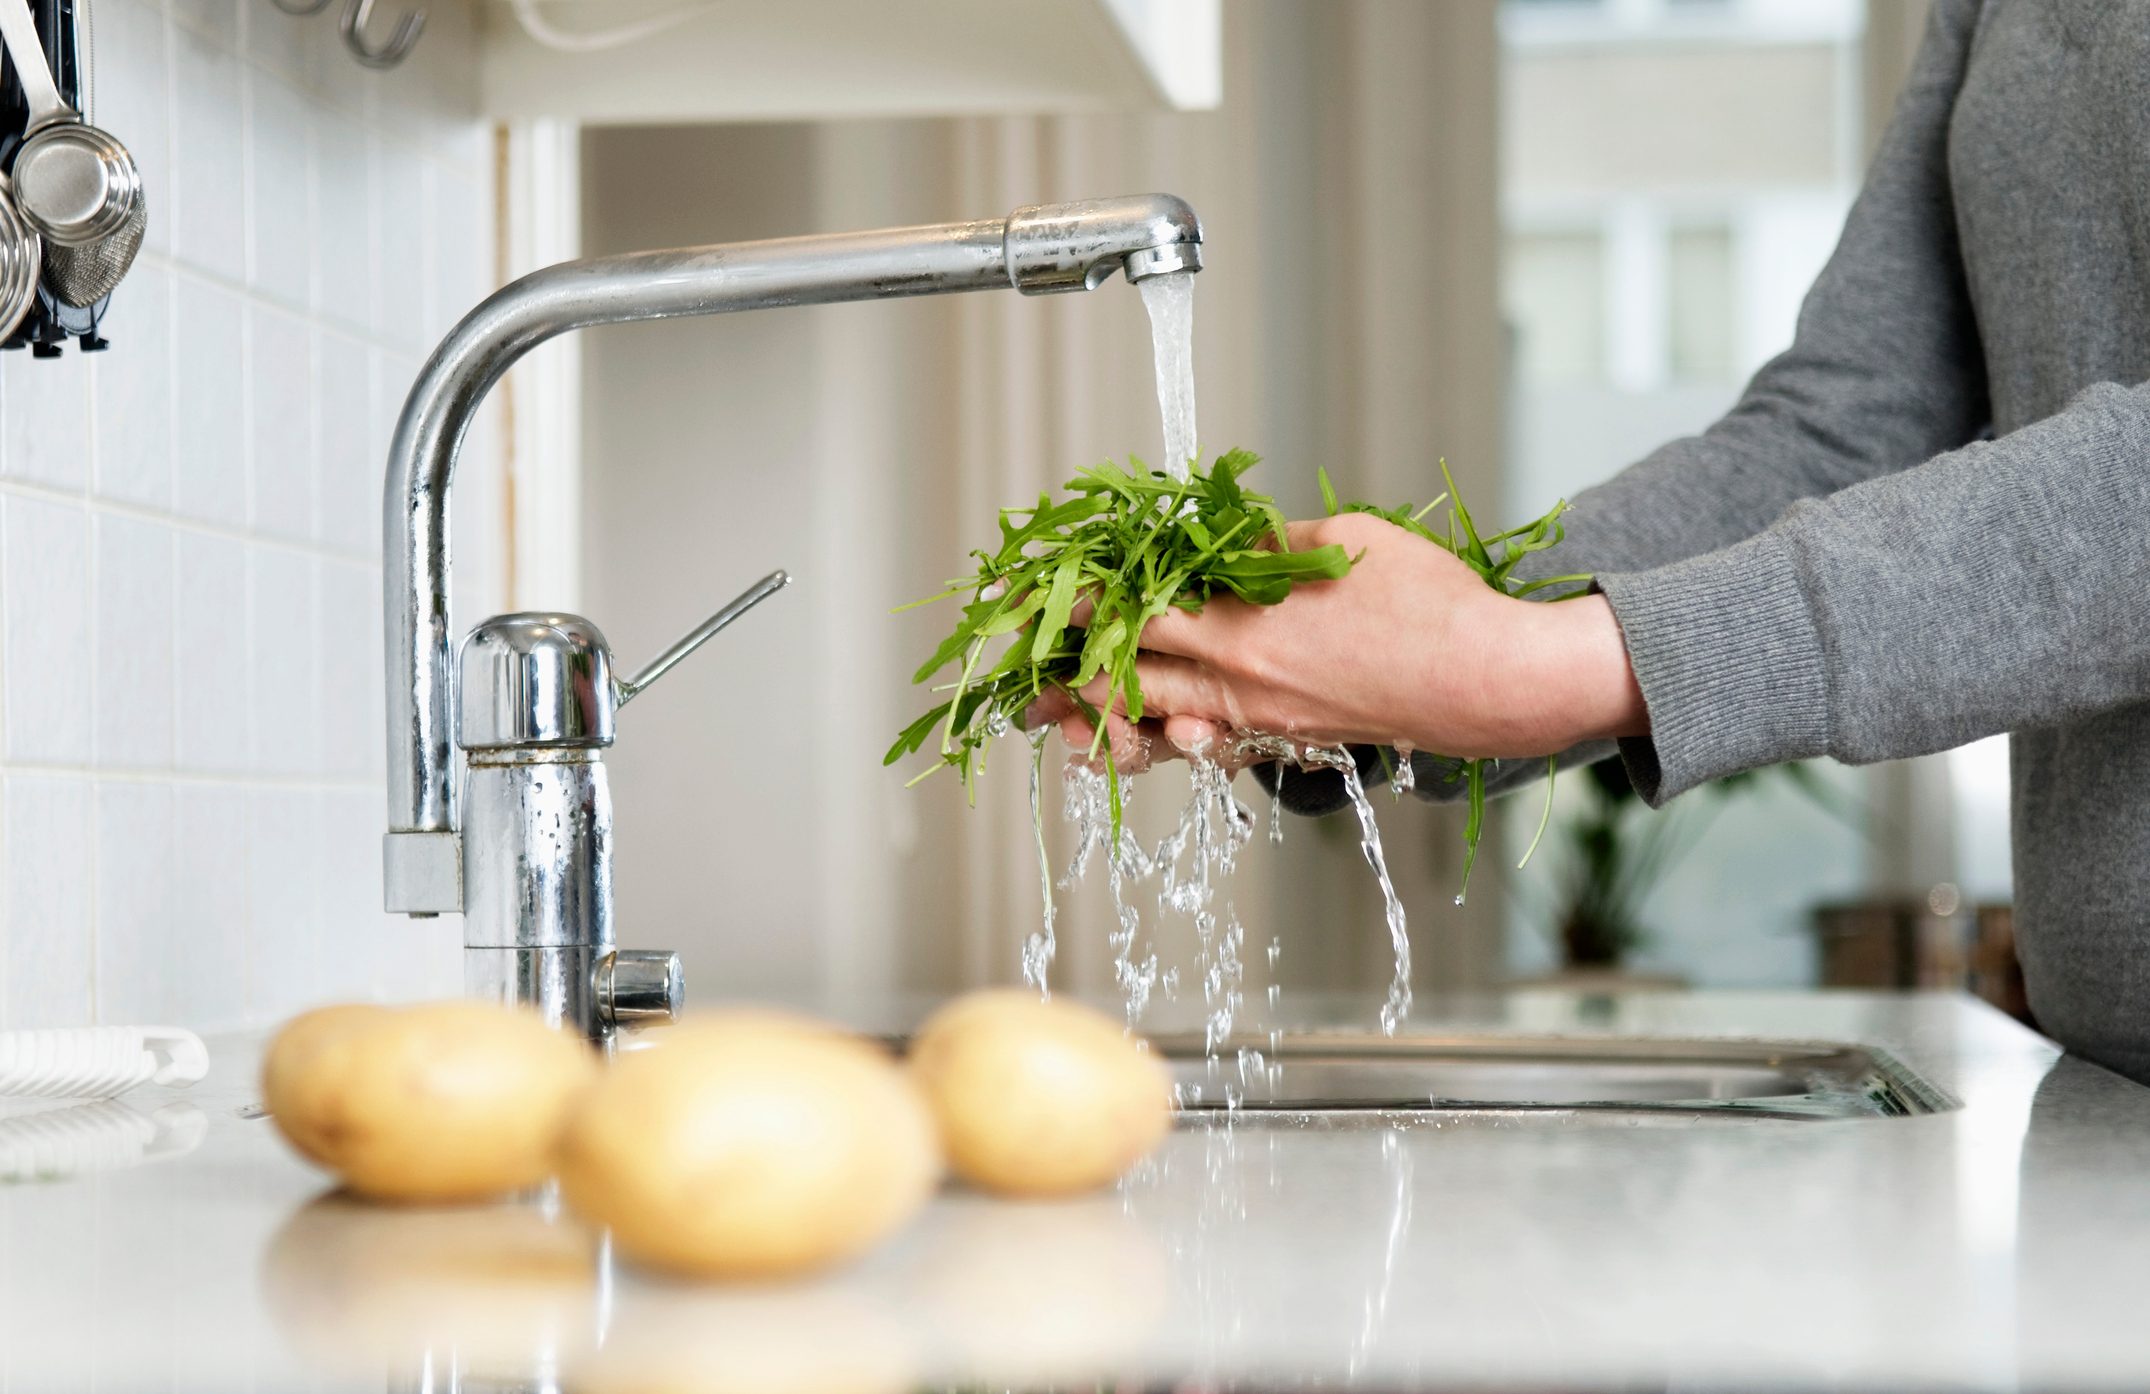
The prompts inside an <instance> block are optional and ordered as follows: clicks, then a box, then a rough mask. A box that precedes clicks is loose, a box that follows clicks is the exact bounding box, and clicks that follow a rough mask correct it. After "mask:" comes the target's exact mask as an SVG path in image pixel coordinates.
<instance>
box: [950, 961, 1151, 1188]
mask: <svg viewBox="0 0 2150 1394" xmlns="http://www.w3.org/2000/svg"><path fill="white" fill-rule="evenodd" d="M911 1072H912V1073H913V1074H914V1075H916V1076H917V1077H918V1079H919V1081H920V1082H921V1083H922V1084H923V1085H924V1086H925V1090H926V1097H927V1099H928V1100H929V1101H930V1102H931V1103H932V1105H933V1113H934V1117H935V1118H937V1119H938V1120H939V1121H940V1125H941V1143H942V1146H943V1147H945V1148H946V1149H947V1152H948V1164H949V1167H950V1169H951V1170H953V1171H954V1172H955V1174H956V1175H958V1176H960V1177H962V1178H963V1179H964V1180H965V1181H968V1182H969V1183H971V1184H972V1185H974V1186H979V1187H983V1188H984V1189H986V1190H989V1191H998V1192H1000V1193H1002V1194H1004V1195H1016V1196H1061V1195H1073V1194H1075V1193H1077V1192H1081V1191H1090V1190H1095V1189H1097V1188H1098V1187H1100V1186H1104V1185H1108V1184H1110V1183H1111V1182H1112V1181H1113V1180H1115V1179H1116V1178H1117V1177H1119V1176H1120V1175H1121V1174H1122V1173H1123V1172H1125V1171H1126V1170H1127V1169H1128V1168H1129V1167H1131V1166H1133V1165H1134V1164H1135V1163H1136V1162H1138V1161H1140V1160H1141V1159H1142V1158H1143V1157H1145V1156H1147V1155H1148V1154H1149V1152H1150V1150H1151V1149H1152V1148H1154V1147H1155V1146H1157V1144H1158V1142H1159V1141H1161V1140H1162V1139H1163V1137H1164V1135H1165V1133H1166V1132H1167V1131H1169V1130H1170V1129H1171V1126H1172V1086H1171V1081H1170V1080H1169V1079H1168V1078H1167V1077H1166V1075H1165V1071H1164V1067H1163V1066H1162V1065H1160V1064H1159V1063H1158V1062H1157V1060H1156V1058H1155V1057H1153V1056H1152V1055H1150V1054H1149V1053H1148V1052H1147V1051H1146V1050H1144V1049H1143V1048H1142V1047H1141V1045H1140V1044H1139V1043H1138V1042H1136V1041H1135V1040H1133V1039H1132V1038H1130V1037H1129V1036H1128V1035H1127V1034H1126V1033H1125V1032H1123V1031H1122V1030H1121V1029H1120V1027H1119V1024H1118V1023H1116V1022H1114V1021H1113V1020H1111V1019H1110V1018H1109V1017H1106V1016H1105V1015H1103V1014H1102V1013H1099V1012H1096V1011H1092V1010H1091V1009H1090V1008H1088V1007H1083V1006H1078V1005H1076V1004H1074V1003H1071V1002H1066V1001H1061V1000H1058V999H1054V1000H1051V1001H1043V1000H1040V999H1039V998H1037V997H1036V996H1033V995H1032V994H1030V993H1027V992H1021V991H1015V990H1006V989H1004V990H998V991H990V992H977V993H972V994H971V995H970V996H968V997H961V998H958V999H957V1000H956V1001H954V1002H951V1003H949V1004H948V1005H947V1006H946V1007H943V1008H942V1009H941V1010H940V1011H938V1012H936V1013H935V1014H934V1015H933V1016H932V1018H931V1019H930V1020H928V1021H927V1022H926V1024H925V1026H924V1027H922V1028H921V1029H920V1030H919V1033H918V1035H917V1037H916V1038H915V1039H914V1040H913V1042H912V1044H911Z"/></svg>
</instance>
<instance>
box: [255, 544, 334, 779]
mask: <svg viewBox="0 0 2150 1394" xmlns="http://www.w3.org/2000/svg"><path fill="white" fill-rule="evenodd" d="M248 570H249V578H250V580H249V585H250V590H251V593H252V602H251V603H252V610H253V616H254V684H253V691H254V712H253V720H252V722H251V730H252V732H253V737H254V768H255V769H256V770H259V771H261V772H262V773H264V774H278V775H308V774H313V773H315V772H316V771H317V770H318V769H319V767H320V762H321V738H320V717H319V711H320V707H321V674H320V669H319V667H318V665H317V664H316V663H315V652H316V643H317V640H316V637H315V636H316V635H317V633H318V632H319V622H318V618H317V617H318V614H319V611H318V609H317V606H316V602H315V594H314V560H313V558H311V557H309V556H306V555H304V554H303V553H299V552H287V551H284V550H283V549H281V548H276V547H255V548H253V549H252V556H251V557H249V559H248Z"/></svg>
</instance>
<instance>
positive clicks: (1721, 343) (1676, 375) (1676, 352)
mask: <svg viewBox="0 0 2150 1394" xmlns="http://www.w3.org/2000/svg"><path fill="white" fill-rule="evenodd" d="M1666 262H1667V265H1666V283H1667V284H1666V291H1667V295H1668V298H1669V301H1670V303H1669V305H1668V306H1667V309H1668V310H1669V312H1670V323H1669V325H1668V326H1667V328H1668V329H1669V331H1670V333H1671V343H1670V345H1669V348H1670V351H1671V358H1672V363H1671V367H1672V377H1673V380H1674V381H1676V382H1698V383H1699V382H1730V381H1732V379H1733V377H1734V367H1733V359H1732V343H1733V333H1732V328H1733V315H1734V313H1735V306H1734V303H1733V287H1732V232H1731V229H1729V228H1725V227H1707V228H1679V229H1675V230H1674V232H1673V233H1672V236H1671V238H1670V239H1669V240H1668V245H1667V247H1666Z"/></svg>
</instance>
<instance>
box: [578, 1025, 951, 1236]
mask: <svg viewBox="0 0 2150 1394" xmlns="http://www.w3.org/2000/svg"><path fill="white" fill-rule="evenodd" d="M559 1163H560V1165H559V1172H560V1186H561V1192H562V1194H563V1195H564V1196H565V1198H566V1200H567V1203H568V1204H569V1205H570V1206H571V1207H573V1209H574V1210H575V1212H576V1213H577V1214H578V1215H581V1216H582V1217H583V1218H584V1219H586V1220H588V1221H590V1222H591V1223H593V1224H599V1225H605V1226H609V1227H610V1228H611V1230H612V1234H613V1238H614V1240H615V1241H616V1242H617V1244H618V1245H619V1248H620V1251H621V1252H622V1253H624V1254H626V1255H627V1256H628V1257H630V1258H633V1259H635V1260H637V1261H639V1262H641V1263H645V1264H648V1265H650V1266H652V1267H655V1268H661V1269H665V1270H667V1271H670V1272H674V1273H680V1274H686V1275H692V1276H705V1277H716V1278H773V1277H786V1276H790V1275H794V1274H800V1273H805V1272H809V1271H811V1270H814V1269H818V1268H823V1267H826V1266H828V1265H831V1264H834V1263H837V1262H840V1261H842V1260H844V1259H848V1258H851V1257H853V1256H855V1255H857V1254H860V1253H863V1252H864V1251H865V1250H867V1249H868V1248H870V1247H872V1246H873V1245H874V1244H875V1243H876V1242H878V1241H879V1240H881V1239H882V1238H883V1237H885V1236H887V1235H888V1234H890V1233H892V1232H893V1231H894V1230H896V1229H897V1228H898V1227H899V1226H900V1225H902V1224H903V1223H904V1222H905V1221H906V1220H908V1219H910V1218H911V1216H912V1215H913V1214H915V1213H916V1212H917V1211H918V1209H919V1208H920V1207H921V1206H922V1205H924V1204H925V1202H926V1199H927V1198H928V1197H929V1196H930V1195H931V1194H932V1192H933V1188H934V1186H935V1184H936V1183H937V1182H938V1181H939V1179H940V1171H941V1159H940V1148H939V1145H938V1142H937V1140H936V1138H935V1135H934V1127H933V1119H932V1116H931V1115H930V1114H929V1113H928V1112H927V1110H926V1106H925V1101H924V1100H923V1099H921V1098H920V1097H919V1094H918V1091H917V1088H916V1087H915V1086H914V1085H913V1084H912V1082H911V1080H910V1079H909V1077H908V1076H906V1075H905V1074H904V1072H903V1071H902V1070H901V1069H900V1068H899V1067H898V1066H897V1065H896V1063H895V1062H894V1061H893V1060H891V1059H890V1058H889V1057H888V1056H887V1055H886V1054H884V1053H883V1052H882V1051H880V1050H879V1049H877V1048H876V1047H874V1046H871V1045H869V1044H867V1043H866V1042H864V1041H862V1040H859V1039H857V1038H855V1037H850V1036H845V1035H841V1034H839V1033H837V1032H835V1031H833V1030H829V1029H826V1028H823V1027H820V1026H819V1025H818V1024H815V1023H811V1022H805V1021H802V1020H800V1019H797V1018H789V1017H772V1016H771V1015H770V1014H767V1013H761V1012H755V1013H741V1014H737V1015H733V1016H726V1015H722V1014H720V1015H715V1016H712V1017H709V1018H707V1019H705V1020H703V1021H700V1022H689V1023H687V1024H684V1025H681V1026H675V1027H673V1028H672V1029H671V1030H670V1031H669V1032H667V1033H666V1035H665V1038H664V1039H663V1041H662V1042H660V1043H659V1044H657V1045H655V1046H654V1047H652V1048H651V1049H649V1050H645V1051H637V1052H635V1053H634V1054H632V1055H628V1056H626V1057H624V1058H622V1059H621V1060H619V1061H618V1062H617V1063H616V1064H614V1065H613V1067H612V1069H611V1071H610V1072H609V1073H608V1074H607V1076H606V1078H605V1080H604V1082H603V1083H602V1084H600V1085H599V1086H598V1087H597V1088H596V1089H594V1090H592V1091H591V1092H590V1094H589V1095H588V1097H587V1098H586V1099H585V1100H584V1101H583V1102H582V1104H581V1105H580V1106H579V1107H578V1108H577V1109H576V1110H575V1114H574V1116H573V1118H572V1119H571V1120H570V1121H569V1124H568V1128H567V1131H566V1133H565V1134H563V1136H562V1138H561V1142H560V1158H559Z"/></svg>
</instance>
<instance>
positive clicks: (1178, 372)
mask: <svg viewBox="0 0 2150 1394" xmlns="http://www.w3.org/2000/svg"><path fill="white" fill-rule="evenodd" d="M1135 288H1136V289H1137V290H1139V291H1141V292H1142V305H1143V308H1144V309H1146V310H1148V311H1149V312H1150V351H1151V353H1152V354H1153V355H1154V358H1155V362H1156V365H1157V410H1158V413H1159V415H1161V416H1162V417H1163V418H1164V428H1165V459H1164V465H1165V471H1166V472H1167V473H1168V474H1170V475H1171V476H1172V477H1173V478H1174V479H1185V478H1186V477H1187V466H1188V462H1189V461H1191V460H1192V459H1194V452H1195V423H1194V273H1193V272H1191V271H1175V272H1173V273H1171V274H1170V275H1166V276H1151V277H1149V278H1147V279H1146V280H1142V281H1138V282H1136V283H1135Z"/></svg>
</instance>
